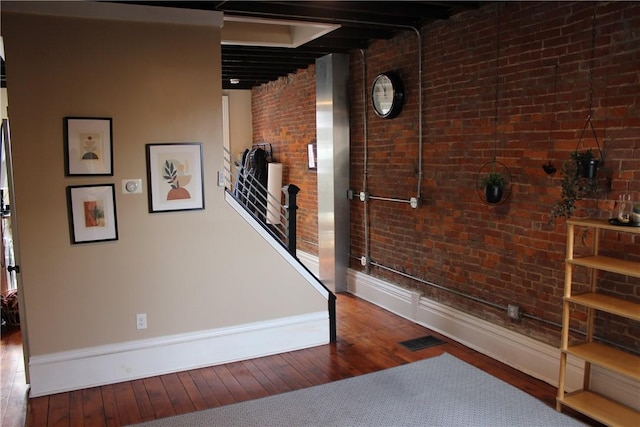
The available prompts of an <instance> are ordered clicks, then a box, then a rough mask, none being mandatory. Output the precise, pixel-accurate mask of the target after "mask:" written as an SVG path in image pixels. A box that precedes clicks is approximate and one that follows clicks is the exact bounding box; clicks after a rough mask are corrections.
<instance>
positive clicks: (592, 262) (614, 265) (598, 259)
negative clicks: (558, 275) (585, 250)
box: [567, 255, 640, 277]
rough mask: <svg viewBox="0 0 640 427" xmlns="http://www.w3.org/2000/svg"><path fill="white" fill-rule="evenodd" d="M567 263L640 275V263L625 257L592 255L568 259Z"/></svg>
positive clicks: (629, 274)
mask: <svg viewBox="0 0 640 427" xmlns="http://www.w3.org/2000/svg"><path fill="white" fill-rule="evenodd" d="M567 263H568V264H571V265H581V266H583V267H588V268H595V269H598V270H602V271H610V272H612V273H618V274H624V275H627V276H633V277H640V263H639V262H633V261H627V260H624V259H618V258H612V257H608V256H602V255H591V256H583V257H579V258H574V259H568V260H567Z"/></svg>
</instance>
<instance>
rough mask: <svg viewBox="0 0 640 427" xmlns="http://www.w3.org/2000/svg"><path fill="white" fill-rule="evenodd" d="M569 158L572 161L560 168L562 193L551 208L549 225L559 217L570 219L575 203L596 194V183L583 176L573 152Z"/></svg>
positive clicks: (594, 180) (593, 179)
mask: <svg viewBox="0 0 640 427" xmlns="http://www.w3.org/2000/svg"><path fill="white" fill-rule="evenodd" d="M571 157H572V159H571V160H567V161H566V162H565V163H564V165H563V166H562V173H563V176H562V183H561V185H562V193H561V194H560V199H559V200H558V201H557V202H555V203H554V204H553V205H552V207H551V220H550V221H549V222H550V223H553V222H554V221H555V219H556V218H559V217H564V218H566V219H569V218H571V217H572V216H573V213H574V211H575V209H576V202H578V201H580V200H582V199H584V198H586V197H587V196H589V195H595V194H596V193H597V192H598V188H599V187H598V181H597V180H596V179H595V178H588V177H586V176H584V175H583V171H582V170H581V168H582V166H581V165H580V164H579V163H578V161H577V160H576V158H577V156H575V152H574V153H572V154H571Z"/></svg>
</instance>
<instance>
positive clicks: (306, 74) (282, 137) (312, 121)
mask: <svg viewBox="0 0 640 427" xmlns="http://www.w3.org/2000/svg"><path fill="white" fill-rule="evenodd" d="M251 110H252V115H253V141H254V143H258V142H268V143H270V144H272V146H273V157H274V160H275V161H276V162H280V163H282V164H283V168H282V169H283V172H282V183H283V185H286V184H290V183H291V184H295V185H297V186H298V187H300V189H301V191H300V193H298V200H297V206H298V211H297V214H298V230H297V231H298V249H300V250H302V251H305V252H308V253H317V252H318V249H317V245H318V215H317V210H318V197H317V180H316V171H315V170H310V169H309V168H308V159H307V145H308V144H310V143H315V142H316V73H315V67H314V66H311V67H309V68H308V69H306V70H298V72H297V73H296V74H291V75H289V77H287V78H281V79H280V80H278V81H276V82H271V83H268V84H265V85H262V86H261V87H259V88H256V89H254V90H253V91H252V109H251ZM283 201H284V200H283Z"/></svg>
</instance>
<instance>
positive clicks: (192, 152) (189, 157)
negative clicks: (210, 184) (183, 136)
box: [146, 142, 204, 213]
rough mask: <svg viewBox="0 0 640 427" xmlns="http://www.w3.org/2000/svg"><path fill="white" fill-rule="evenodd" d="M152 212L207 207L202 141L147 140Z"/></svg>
mask: <svg viewBox="0 0 640 427" xmlns="http://www.w3.org/2000/svg"><path fill="white" fill-rule="evenodd" d="M146 159H147V187H148V197H149V213H156V212H167V211H189V210H202V209H204V173H203V167H202V143H201V142H177V143H176V142H170V143H151V144H146Z"/></svg>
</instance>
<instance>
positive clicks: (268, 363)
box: [0, 294, 599, 427]
mask: <svg viewBox="0 0 640 427" xmlns="http://www.w3.org/2000/svg"><path fill="white" fill-rule="evenodd" d="M337 313H338V323H337V333H338V340H337V342H336V343H333V344H327V345H323V346H318V347H313V348H308V349H303V350H298V351H292V352H289V353H284V354H278V355H273V356H267V357H261V358H257V359H252V360H247V361H241V362H233V363H229V364H226V365H219V366H213V367H208V368H201V369H195V370H192V371H186V372H180V373H175V374H166V375H161V376H157V377H151V378H145V379H140V380H134V381H127V382H122V383H118V384H111V385H105V386H102V387H93V388H89V389H84V390H77V391H72V392H69V393H58V394H54V395H51V396H44V397H37V398H32V399H27V393H26V392H27V385H26V384H25V379H24V363H23V360H22V342H21V337H20V331H19V330H11V331H9V332H7V333H4V334H3V335H2V347H1V351H2V372H1V374H2V378H1V384H0V387H1V388H0V392H1V393H2V401H1V403H2V407H1V413H0V424H1V425H2V426H4V427H22V426H27V427H42V426H65V427H71V426H82V427H85V426H91V427H93V426H121V425H128V424H135V423H139V422H143V421H149V420H153V419H157V418H164V417H169V416H173V415H176V414H183V413H187V412H192V411H198V410H204V409H208V408H214V407H218V406H221V405H228V404H232V403H236V402H241V401H245V400H249V399H257V398H260V397H264V396H269V395H274V394H279V393H283V392H287V391H292V390H297V389H301V388H305V387H311V386H313V385H318V384H325V383H327V382H331V381H337V380H340V379H345V378H349V377H353V376H357V375H363V374H367V373H370V372H375V371H379V370H382V369H387V368H391V367H395V366H399V365H404V364H406V363H411V362H414V361H417V360H422V359H426V358H429V357H434V356H438V355H440V354H442V353H443V352H447V353H450V354H451V355H453V356H455V357H457V358H459V359H461V360H464V361H466V362H467V363H470V364H472V365H474V366H476V367H478V368H479V369H482V370H484V371H485V372H487V373H489V374H491V375H494V376H496V377H497V378H500V379H502V380H504V381H506V382H508V383H510V384H511V385H513V386H515V387H517V388H519V389H521V390H523V391H525V392H527V393H529V394H530V395H532V396H534V397H536V398H537V399H540V400H541V401H542V402H544V403H545V404H547V405H548V406H549V407H552V408H553V407H554V406H555V395H556V389H555V387H553V386H551V385H549V384H546V383H544V382H542V381H539V380H536V379H534V378H532V377H530V376H528V375H526V374H524V373H522V372H520V371H518V370H516V369H513V368H511V367H509V366H506V365H504V364H502V363H500V362H498V361H496V360H493V359H491V358H489V357H487V356H484V355H482V354H480V353H478V352H476V351H474V350H471V349H470V348H468V347H465V346H463V345H461V344H459V343H457V342H455V341H451V340H449V339H447V338H446V337H443V336H441V335H439V334H437V333H434V332H433V331H430V330H428V329H426V328H424V327H422V326H420V325H417V324H415V323H414V322H411V321H409V320H406V319H404V318H401V317H399V316H396V315H394V314H392V313H390V312H388V311H386V310H383V309H381V308H379V307H376V306H374V305H372V304H370V303H367V302H365V301H363V300H361V299H358V298H356V297H354V296H352V295H349V294H340V295H338V297H337ZM424 335H433V336H435V337H436V338H439V339H441V340H443V341H444V344H440V345H436V346H433V347H429V348H426V349H422V350H417V351H410V350H408V349H406V348H404V347H403V346H401V345H399V344H398V343H399V342H401V341H405V340H408V339H412V338H419V337H422V336H424ZM565 412H567V413H568V414H569V415H571V416H574V417H575V418H578V419H580V420H581V421H583V422H586V423H587V424H589V425H593V426H599V424H597V423H595V422H593V421H591V420H589V419H587V418H585V417H583V416H581V415H579V414H575V413H572V412H571V411H570V410H567V409H565Z"/></svg>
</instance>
